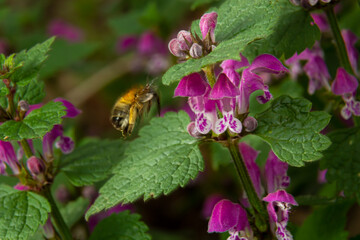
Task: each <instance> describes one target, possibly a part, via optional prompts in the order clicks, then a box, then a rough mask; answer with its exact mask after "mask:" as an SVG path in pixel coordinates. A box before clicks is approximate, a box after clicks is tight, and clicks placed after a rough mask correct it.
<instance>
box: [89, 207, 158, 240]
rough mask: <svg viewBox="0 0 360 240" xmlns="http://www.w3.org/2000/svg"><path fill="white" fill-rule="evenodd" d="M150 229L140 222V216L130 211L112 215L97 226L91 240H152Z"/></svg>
mask: <svg viewBox="0 0 360 240" xmlns="http://www.w3.org/2000/svg"><path fill="white" fill-rule="evenodd" d="M147 231H148V227H147V226H146V225H145V223H143V222H141V221H140V215H139V214H130V211H124V212H120V213H118V214H112V215H111V216H110V217H108V218H105V219H104V220H102V221H101V222H100V223H99V224H98V225H96V227H95V229H94V231H93V233H92V234H91V236H90V239H89V240H102V239H112V240H138V239H141V240H150V239H151V237H150V235H149V234H147V233H146V232H147Z"/></svg>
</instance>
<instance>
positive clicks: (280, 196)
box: [208, 143, 297, 240]
mask: <svg viewBox="0 0 360 240" xmlns="http://www.w3.org/2000/svg"><path fill="white" fill-rule="evenodd" d="M239 150H240V153H241V155H242V157H243V159H244V161H245V165H246V168H247V170H248V172H249V175H250V178H251V180H252V182H253V185H254V188H255V191H256V193H257V194H258V196H259V198H262V197H263V195H264V192H265V190H264V188H263V186H262V184H261V176H260V172H261V171H260V169H259V167H258V166H257V164H256V163H255V159H256V158H257V155H258V152H257V151H256V150H254V149H253V148H251V147H250V146H248V145H247V144H245V143H240V144H239ZM287 169H288V165H287V163H284V162H281V161H280V160H279V159H278V158H277V157H276V155H275V154H274V153H273V152H272V151H271V152H270V153H269V156H268V158H267V161H266V165H265V176H264V179H265V180H266V192H267V193H268V194H267V195H266V196H265V197H263V201H265V202H267V211H268V214H269V220H270V226H271V229H272V231H273V234H274V235H275V236H276V237H277V239H278V240H289V239H292V235H291V233H290V232H289V231H288V230H287V229H286V226H287V223H288V220H289V212H290V209H291V206H296V205H297V203H296V201H295V199H294V197H293V196H292V195H291V194H289V193H287V192H286V191H285V190H284V189H285V188H286V187H287V186H288V185H289V183H290V178H289V177H288V176H287ZM240 202H241V205H240V204H238V203H232V202H231V201H229V200H227V199H223V200H220V201H218V202H217V203H216V205H215V206H214V208H213V210H212V214H211V217H210V220H209V228H208V232H229V234H230V236H229V238H228V240H245V239H247V240H250V239H254V238H253V231H252V229H251V226H250V223H249V221H248V217H247V213H246V210H245V209H244V208H243V207H246V208H248V207H250V205H249V203H248V200H247V198H246V196H243V197H242V198H241V199H240ZM242 206H243V207H242Z"/></svg>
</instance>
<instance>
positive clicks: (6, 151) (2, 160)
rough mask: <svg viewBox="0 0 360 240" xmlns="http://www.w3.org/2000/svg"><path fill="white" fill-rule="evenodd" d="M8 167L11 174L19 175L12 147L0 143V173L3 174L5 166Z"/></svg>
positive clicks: (7, 143) (6, 143)
mask: <svg viewBox="0 0 360 240" xmlns="http://www.w3.org/2000/svg"><path fill="white" fill-rule="evenodd" d="M5 164H6V165H8V166H9V167H10V168H11V170H12V172H13V174H15V175H18V174H19V173H20V163H19V161H18V159H17V157H16V154H15V151H14V147H13V146H12V144H11V143H10V142H5V141H0V171H1V174H3V175H4V174H5V173H6V172H5V169H6V165H5Z"/></svg>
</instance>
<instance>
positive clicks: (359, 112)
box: [331, 67, 360, 120]
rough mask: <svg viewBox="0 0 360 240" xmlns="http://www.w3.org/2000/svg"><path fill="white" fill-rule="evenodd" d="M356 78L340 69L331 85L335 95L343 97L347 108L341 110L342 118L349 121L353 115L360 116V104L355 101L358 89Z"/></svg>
mask: <svg viewBox="0 0 360 240" xmlns="http://www.w3.org/2000/svg"><path fill="white" fill-rule="evenodd" d="M358 84H359V83H358V81H357V80H356V78H355V77H354V76H352V75H350V74H349V73H347V72H346V71H345V69H344V68H342V67H339V68H338V69H337V72H336V77H335V80H334V82H333V83H332V84H331V90H332V92H333V93H334V94H335V95H341V96H342V98H343V100H344V102H345V106H344V107H343V108H342V109H341V116H342V117H343V118H344V119H346V120H347V119H349V118H350V117H351V115H352V114H354V115H355V116H360V102H358V101H356V100H355V96H356V89H357V87H358Z"/></svg>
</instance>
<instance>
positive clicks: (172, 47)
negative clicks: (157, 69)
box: [168, 38, 186, 57]
mask: <svg viewBox="0 0 360 240" xmlns="http://www.w3.org/2000/svg"><path fill="white" fill-rule="evenodd" d="M179 45H180V44H179V41H178V40H177V39H176V38H174V39H172V40H171V41H170V42H169V45H168V48H169V51H170V52H171V53H172V55H174V56H175V57H185V56H186V54H185V52H183V51H182V50H181V49H180V46H179Z"/></svg>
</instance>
